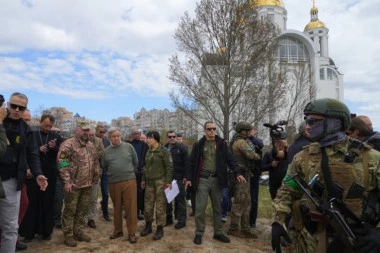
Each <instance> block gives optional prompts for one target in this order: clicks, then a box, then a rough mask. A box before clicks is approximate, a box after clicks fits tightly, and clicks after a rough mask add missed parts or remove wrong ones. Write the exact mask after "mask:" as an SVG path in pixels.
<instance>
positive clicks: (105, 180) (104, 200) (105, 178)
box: [100, 171, 108, 215]
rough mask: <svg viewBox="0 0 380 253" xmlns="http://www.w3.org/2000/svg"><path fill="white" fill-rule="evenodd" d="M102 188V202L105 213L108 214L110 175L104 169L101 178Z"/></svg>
mask: <svg viewBox="0 0 380 253" xmlns="http://www.w3.org/2000/svg"><path fill="white" fill-rule="evenodd" d="M100 189H101V191H102V201H101V202H100V204H101V206H102V211H103V215H105V214H107V215H108V175H107V172H105V171H103V173H102V177H101V179H100Z"/></svg>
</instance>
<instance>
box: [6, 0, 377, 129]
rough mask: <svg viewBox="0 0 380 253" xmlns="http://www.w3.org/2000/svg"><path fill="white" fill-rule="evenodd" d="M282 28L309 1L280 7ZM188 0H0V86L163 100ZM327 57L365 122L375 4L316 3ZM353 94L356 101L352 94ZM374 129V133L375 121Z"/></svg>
mask: <svg viewBox="0 0 380 253" xmlns="http://www.w3.org/2000/svg"><path fill="white" fill-rule="evenodd" d="M283 2H284V5H285V8H286V9H287V11H288V24H287V27H288V28H289V29H296V30H300V31H303V29H304V27H305V26H306V24H307V23H308V22H309V21H310V8H311V7H312V1H311V0H310V1H305V0H283ZM195 5H196V4H195V0H175V1H173V0H159V1H157V0H128V1H125V0H109V1H107V2H105V1H103V0H92V1H77V0H54V1H51V0H38V1H36V0H23V1H14V0H4V1H3V3H2V8H1V9H0V30H1V31H2V32H1V33H0V75H1V77H2V78H1V80H0V87H1V89H5V90H12V89H14V87H15V85H17V87H19V88H23V89H33V90H36V91H41V92H46V93H51V94H62V95H65V96H69V97H78V94H79V93H80V92H82V91H85V90H90V91H91V92H88V93H86V95H85V96H88V97H89V98H103V97H110V96H113V95H115V94H117V95H121V96H128V95H129V94H131V93H132V92H134V93H137V94H139V95H141V96H163V97H166V96H167V95H168V94H167V93H168V91H169V90H170V89H171V88H172V85H171V84H170V82H169V80H168V79H167V76H168V58H169V57H170V55H172V54H173V53H174V52H175V50H176V48H175V46H176V44H175V41H174V39H173V35H174V31H175V29H176V28H177V25H178V22H179V19H180V17H181V16H182V15H183V14H184V12H185V11H188V12H189V13H190V14H191V15H192V14H193V13H194V8H195ZM316 5H317V7H318V9H319V19H320V20H321V21H322V22H324V23H325V24H326V26H327V27H328V28H329V29H330V31H329V53H330V57H331V58H332V59H333V60H334V62H335V63H336V65H337V67H338V68H339V71H340V72H341V73H343V74H344V83H345V99H346V101H347V102H349V103H351V104H353V105H358V108H355V109H354V110H357V111H359V112H362V113H363V114H364V113H367V114H368V115H369V116H370V117H371V118H374V117H376V115H375V112H376V111H378V108H379V107H378V106H379V104H380V103H378V101H377V98H378V97H380V89H379V88H378V81H379V80H380V69H379V68H378V67H377V62H379V60H380V54H379V52H380V33H378V32H377V31H376V28H377V26H378V24H379V23H380V22H379V21H380V18H379V17H378V13H379V12H380V5H379V4H378V0H334V1H316ZM358 94H360V95H358ZM374 125H375V126H376V125H378V126H380V120H379V121H377V122H375V121H374Z"/></svg>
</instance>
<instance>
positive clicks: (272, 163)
mask: <svg viewBox="0 0 380 253" xmlns="http://www.w3.org/2000/svg"><path fill="white" fill-rule="evenodd" d="M286 124H287V122H286V121H283V120H281V121H279V122H277V123H276V124H274V125H271V124H269V123H265V124H264V126H265V127H268V128H269V131H270V132H269V133H270V137H271V142H272V149H271V150H269V151H267V152H266V153H265V155H264V157H263V160H262V162H261V170H262V171H269V192H270V195H271V198H272V199H274V198H275V197H276V193H277V189H278V188H280V186H281V183H282V179H283V178H284V177H285V174H286V170H287V167H288V162H287V154H288V142H287V141H286V138H287V135H286V132H285V131H284V128H283V127H282V126H284V125H286Z"/></svg>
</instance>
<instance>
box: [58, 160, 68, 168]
mask: <svg viewBox="0 0 380 253" xmlns="http://www.w3.org/2000/svg"><path fill="white" fill-rule="evenodd" d="M69 165H70V163H69V161H63V162H60V163H59V164H58V166H57V168H58V169H59V170H60V169H62V168H63V167H67V166H69Z"/></svg>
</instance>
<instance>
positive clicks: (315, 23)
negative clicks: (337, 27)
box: [305, 20, 326, 31]
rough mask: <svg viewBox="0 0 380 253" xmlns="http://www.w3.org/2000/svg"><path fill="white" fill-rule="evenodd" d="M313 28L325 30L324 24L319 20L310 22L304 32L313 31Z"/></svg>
mask: <svg viewBox="0 0 380 253" xmlns="http://www.w3.org/2000/svg"><path fill="white" fill-rule="evenodd" d="M314 28H326V26H325V24H323V22H321V21H319V20H315V21H310V22H309V24H307V25H306V26H305V31H308V30H311V29H314Z"/></svg>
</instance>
